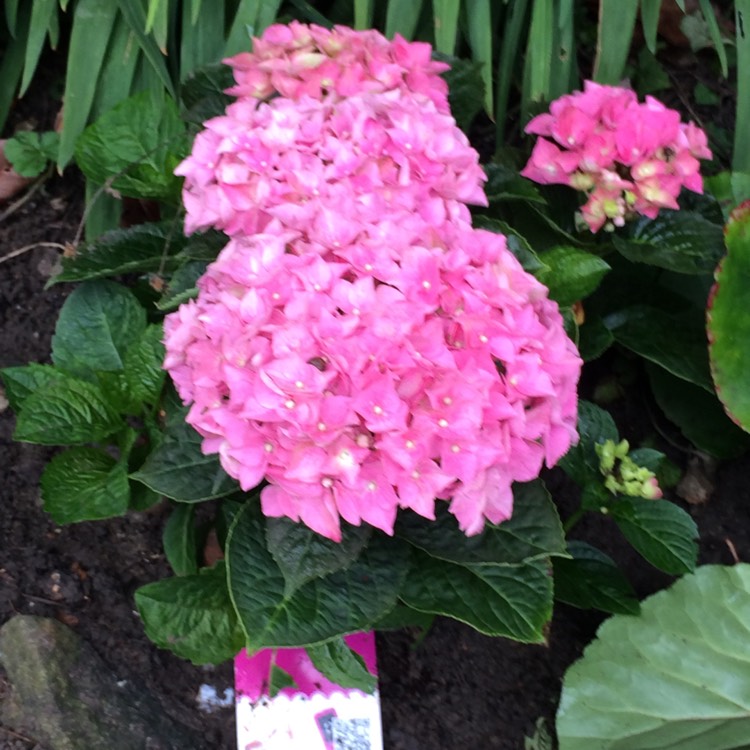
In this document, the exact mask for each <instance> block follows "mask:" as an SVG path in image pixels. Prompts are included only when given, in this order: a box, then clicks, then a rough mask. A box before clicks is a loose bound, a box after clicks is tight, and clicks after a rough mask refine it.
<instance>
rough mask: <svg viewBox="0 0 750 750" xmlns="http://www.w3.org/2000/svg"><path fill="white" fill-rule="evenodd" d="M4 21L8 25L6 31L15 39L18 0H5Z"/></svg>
mask: <svg viewBox="0 0 750 750" xmlns="http://www.w3.org/2000/svg"><path fill="white" fill-rule="evenodd" d="M5 23H6V24H7V26H8V32H9V33H10V35H11V36H12V37H13V38H14V39H15V38H16V31H17V29H16V26H17V24H18V0H5Z"/></svg>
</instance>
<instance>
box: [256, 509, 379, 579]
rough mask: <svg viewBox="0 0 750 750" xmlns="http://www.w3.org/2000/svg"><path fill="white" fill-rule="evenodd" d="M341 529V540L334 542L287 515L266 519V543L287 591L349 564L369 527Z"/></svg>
mask: <svg viewBox="0 0 750 750" xmlns="http://www.w3.org/2000/svg"><path fill="white" fill-rule="evenodd" d="M342 531H343V533H342V539H341V541H340V542H334V541H331V540H330V539H326V537H323V536H321V535H320V534H316V533H315V532H314V531H312V530H311V529H309V528H308V527H307V526H305V525H304V524H302V523H295V522H294V521H290V520H289V519H288V518H269V519H268V521H266V546H267V547H268V549H269V550H270V552H271V555H272V556H273V559H274V561H275V563H276V564H277V565H278V566H279V569H280V570H281V572H282V574H283V576H284V581H285V582H286V592H287V593H292V592H293V591H295V590H296V589H298V588H300V587H301V586H304V584H306V583H307V582H308V581H312V580H313V579H314V578H322V577H323V576H326V575H330V574H331V573H335V572H337V571H339V570H342V569H343V568H346V567H348V566H349V565H351V563H353V562H354V560H356V559H357V557H359V555H360V553H361V552H362V550H363V549H364V547H365V545H366V544H367V541H368V539H369V538H370V534H371V532H372V528H371V527H369V526H367V525H364V526H349V525H345V526H344V529H343V530H342Z"/></svg>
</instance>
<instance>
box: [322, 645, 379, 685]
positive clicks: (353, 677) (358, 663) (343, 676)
mask: <svg viewBox="0 0 750 750" xmlns="http://www.w3.org/2000/svg"><path fill="white" fill-rule="evenodd" d="M307 654H308V656H309V657H310V661H312V663H313V666H314V667H315V669H317V670H318V672H320V673H321V674H322V675H323V676H324V677H326V678H327V679H328V680H330V681H331V682H332V683H333V684H334V685H339V686H340V687H342V688H347V689H353V690H361V691H362V692H363V693H372V692H374V691H375V689H376V688H377V686H378V678H377V677H376V676H375V675H374V674H372V673H371V672H370V671H369V670H368V669H367V666H366V665H365V663H364V660H363V659H362V657H361V656H360V655H359V654H358V653H357V652H356V651H353V650H352V649H351V648H349V646H347V644H346V642H345V641H344V639H343V638H334V639H333V640H332V641H328V642H327V643H322V644H320V645H319V646H310V647H308V649H307Z"/></svg>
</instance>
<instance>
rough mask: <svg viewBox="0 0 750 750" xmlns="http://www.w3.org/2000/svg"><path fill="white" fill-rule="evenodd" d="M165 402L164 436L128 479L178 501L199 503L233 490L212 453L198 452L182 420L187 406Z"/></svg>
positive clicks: (196, 442) (194, 438)
mask: <svg viewBox="0 0 750 750" xmlns="http://www.w3.org/2000/svg"><path fill="white" fill-rule="evenodd" d="M175 401H176V399H173V401H171V402H170V403H168V404H167V406H166V410H167V421H166V425H165V427H164V439H163V440H162V442H161V443H160V444H159V445H158V446H157V447H156V448H155V449H154V450H153V451H152V452H151V453H150V454H149V456H148V458H147V459H146V460H145V462H144V463H143V466H141V468H140V469H138V471H136V472H134V473H133V474H131V478H132V479H135V480H137V481H138V482H142V483H143V484H145V485H146V486H147V487H150V488H151V489H152V490H153V491H154V492H158V493H159V494H160V495H164V496H165V497H168V498H170V499H171V500H177V501H178V502H181V503H200V502H203V501H204V500H213V499H215V498H219V497H224V496H226V495H230V494H231V493H233V492H236V491H237V482H235V480H234V479H232V477H230V476H229V475H228V474H227V473H226V472H225V471H224V469H222V468H221V464H220V463H219V459H218V458H217V457H216V456H215V455H208V456H206V455H204V454H203V453H202V452H201V443H202V442H203V439H202V438H201V436H200V435H199V434H198V433H197V432H196V431H195V430H194V429H193V428H192V427H191V426H190V425H189V424H187V422H185V417H186V416H187V412H188V408H187V407H184V406H181V405H178V404H177V403H175Z"/></svg>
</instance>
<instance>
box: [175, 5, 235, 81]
mask: <svg viewBox="0 0 750 750" xmlns="http://www.w3.org/2000/svg"><path fill="white" fill-rule="evenodd" d="M189 13H190V9H189V8H188V7H187V6H183V9H182V14H183V22H182V38H181V39H180V80H181V81H184V80H185V79H186V78H187V77H188V76H189V75H190V74H191V73H192V72H193V71H194V70H196V69H197V68H202V67H203V66H204V65H208V64H210V63H217V62H219V61H220V60H221V58H222V56H223V55H222V53H223V52H224V3H216V4H213V3H212V4H208V3H206V4H205V5H202V6H201V12H200V16H199V17H198V22H197V23H196V24H195V26H192V25H191V24H190V23H189V17H188V16H189Z"/></svg>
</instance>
